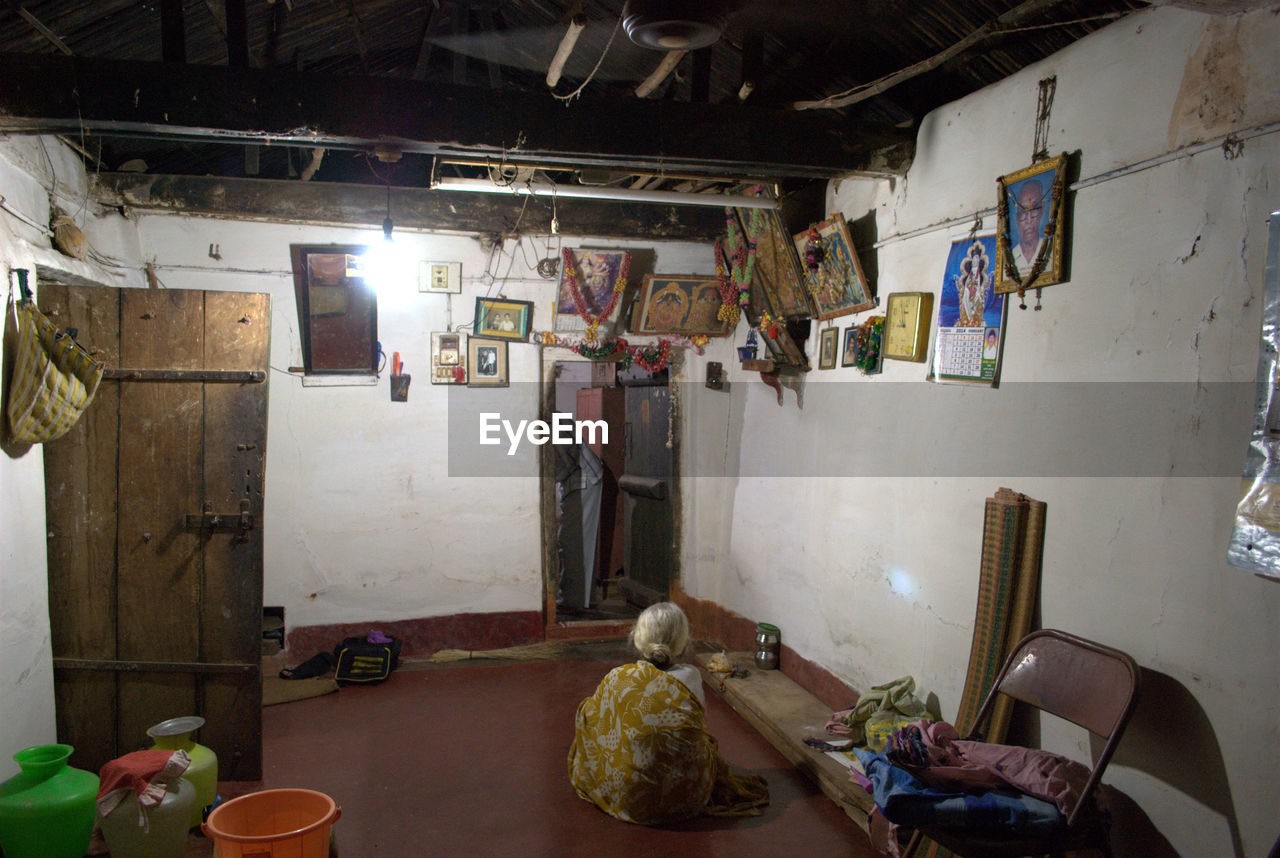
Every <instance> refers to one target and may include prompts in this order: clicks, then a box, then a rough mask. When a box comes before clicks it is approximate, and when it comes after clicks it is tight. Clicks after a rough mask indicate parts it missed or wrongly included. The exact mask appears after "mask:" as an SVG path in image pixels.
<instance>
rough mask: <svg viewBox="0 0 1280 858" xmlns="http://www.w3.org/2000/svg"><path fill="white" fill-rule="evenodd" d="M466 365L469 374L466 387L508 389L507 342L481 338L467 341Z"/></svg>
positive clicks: (471, 338) (472, 338) (470, 338)
mask: <svg viewBox="0 0 1280 858" xmlns="http://www.w3.org/2000/svg"><path fill="white" fill-rule="evenodd" d="M467 363H468V364H470V369H471V373H470V376H469V377H468V379H467V387H509V386H510V381H509V380H508V377H507V341H506V340H487V339H485V338H483V337H469V338H468V339H467Z"/></svg>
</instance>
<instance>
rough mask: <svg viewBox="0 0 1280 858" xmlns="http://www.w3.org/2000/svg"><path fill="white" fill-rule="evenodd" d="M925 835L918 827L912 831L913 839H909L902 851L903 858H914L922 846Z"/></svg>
mask: <svg viewBox="0 0 1280 858" xmlns="http://www.w3.org/2000/svg"><path fill="white" fill-rule="evenodd" d="M923 840H924V835H923V834H921V833H920V831H919V830H918V829H917V830H916V831H913V832H911V839H910V840H908V841H907V848H906V849H904V850H903V851H902V858H912V856H914V855H915V854H916V850H917V849H919V848H920V843H921V841H923Z"/></svg>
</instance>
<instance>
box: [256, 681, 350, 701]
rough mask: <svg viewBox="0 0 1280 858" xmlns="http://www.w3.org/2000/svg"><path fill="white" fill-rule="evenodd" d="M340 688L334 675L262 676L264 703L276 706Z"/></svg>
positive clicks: (318, 695)
mask: <svg viewBox="0 0 1280 858" xmlns="http://www.w3.org/2000/svg"><path fill="white" fill-rule="evenodd" d="M337 690H338V683H337V682H335V681H334V679H333V677H332V676H318V677H315V678H314V679H281V678H279V677H278V676H264V677H263V678H262V705H263V706H274V705H276V704H277V703H292V702H293V701H294V700H306V699H307V698H308V697H320V696H321V695H324V694H329V693H331V692H334V691H337Z"/></svg>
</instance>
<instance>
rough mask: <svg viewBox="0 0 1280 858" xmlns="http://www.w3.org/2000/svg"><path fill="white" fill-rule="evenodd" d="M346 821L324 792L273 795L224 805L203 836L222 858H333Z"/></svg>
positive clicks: (246, 797)
mask: <svg viewBox="0 0 1280 858" xmlns="http://www.w3.org/2000/svg"><path fill="white" fill-rule="evenodd" d="M341 815H342V808H340V807H338V806H337V805H336V804H334V801H333V799H331V798H329V796H327V795H325V794H324V793H322V792H316V791H315V790H310V789H268V790H263V791H262V792H255V793H250V794H249V795H242V796H240V797H239V798H233V799H232V800H231V801H228V802H224V803H223V804H220V805H218V806H217V807H216V808H214V809H213V812H212V813H210V814H209V819H208V821H207V822H205V824H204V826H203V830H204V833H205V836H206V837H208V838H210V839H211V840H213V845H214V850H215V852H214V854H215V855H217V858H327V856H328V855H329V829H330V828H331V827H332V826H333V824H334V823H335V822H337V821H338V817H339V816H341Z"/></svg>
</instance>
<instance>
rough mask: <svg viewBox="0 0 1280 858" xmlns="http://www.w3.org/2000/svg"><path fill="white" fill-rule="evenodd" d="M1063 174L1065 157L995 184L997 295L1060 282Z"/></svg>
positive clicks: (1008, 176)
mask: <svg viewBox="0 0 1280 858" xmlns="http://www.w3.org/2000/svg"><path fill="white" fill-rule="evenodd" d="M1066 173H1067V156H1066V154H1065V153H1064V154H1062V155H1058V156H1057V157H1055V158H1049V159H1047V160H1044V161H1041V162H1039V163H1037V164H1032V165H1031V166H1030V167H1025V168H1023V169H1021V170H1018V171H1017V172H1016V173H1010V174H1008V175H1007V176H1001V177H1000V178H999V179H997V180H996V188H997V193H998V195H999V196H998V199H997V202H996V215H997V218H996V220H997V223H996V284H995V291H996V292H997V293H999V294H1006V293H1008V292H1018V293H1019V294H1021V293H1022V292H1023V291H1025V290H1027V289H1038V288H1040V287H1041V286H1050V285H1052V284H1054V283H1061V282H1062V280H1063V278H1064V276H1065V272H1064V270H1063V258H1064V253H1065V250H1066V247H1065V244H1066V218H1065V217H1064V216H1063V213H1064V210H1065V204H1064V198H1065V196H1066V195H1065V193H1064V190H1065V188H1066V183H1067V176H1066Z"/></svg>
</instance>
